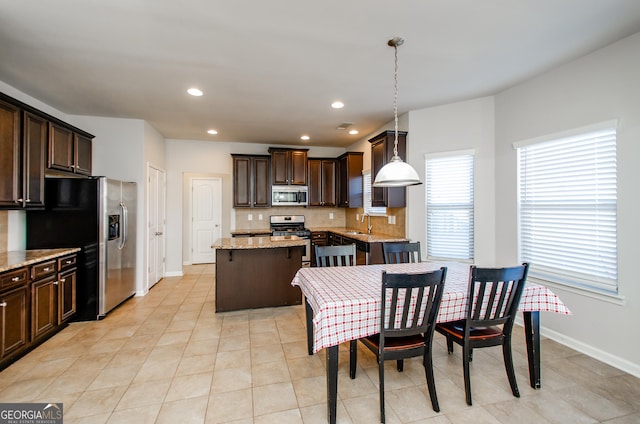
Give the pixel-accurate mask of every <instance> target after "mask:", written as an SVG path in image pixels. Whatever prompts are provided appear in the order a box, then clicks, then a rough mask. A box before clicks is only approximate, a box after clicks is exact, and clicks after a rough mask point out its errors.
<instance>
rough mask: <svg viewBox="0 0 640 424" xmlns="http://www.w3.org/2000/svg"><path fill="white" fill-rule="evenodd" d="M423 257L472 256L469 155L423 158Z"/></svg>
mask: <svg viewBox="0 0 640 424" xmlns="http://www.w3.org/2000/svg"><path fill="white" fill-rule="evenodd" d="M426 180H427V184H426V199H427V205H426V208H427V214H426V215H427V216H426V220H427V222H426V226H427V237H426V238H427V256H428V257H429V258H451V259H473V254H474V252H473V245H474V240H473V233H474V231H473V215H474V214H473V154H462V155H460V154H458V155H452V156H437V157H431V156H428V157H427V159H426Z"/></svg>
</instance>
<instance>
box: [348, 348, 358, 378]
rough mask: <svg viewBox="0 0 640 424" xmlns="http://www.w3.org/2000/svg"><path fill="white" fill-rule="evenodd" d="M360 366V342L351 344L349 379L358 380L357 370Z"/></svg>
mask: <svg viewBox="0 0 640 424" xmlns="http://www.w3.org/2000/svg"><path fill="white" fill-rule="evenodd" d="M357 366H358V341H357V340H351V341H350V342H349V377H351V379H352V380H353V379H354V378H356V368H357Z"/></svg>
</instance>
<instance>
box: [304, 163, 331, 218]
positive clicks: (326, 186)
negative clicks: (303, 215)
mask: <svg viewBox="0 0 640 424" xmlns="http://www.w3.org/2000/svg"><path fill="white" fill-rule="evenodd" d="M307 165H308V169H309V176H308V182H309V206H336V160H335V159H315V158H314V159H309V161H308V162H307Z"/></svg>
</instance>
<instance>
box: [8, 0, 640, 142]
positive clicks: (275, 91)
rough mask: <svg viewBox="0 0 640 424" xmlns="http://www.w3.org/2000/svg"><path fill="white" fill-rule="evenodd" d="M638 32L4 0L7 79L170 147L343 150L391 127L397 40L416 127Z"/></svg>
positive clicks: (497, 12) (472, 13)
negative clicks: (417, 112) (338, 104)
mask: <svg viewBox="0 0 640 424" xmlns="http://www.w3.org/2000/svg"><path fill="white" fill-rule="evenodd" d="M638 31H640V1H638V0H589V1H585V0H518V1H514V0H482V1H479V0H401V1H400V0H396V1H384V2H383V1H380V0H322V1H318V2H307V1H304V0H232V1H215V0H180V1H177V0H110V1H101V0H56V1H33V0H0V80H2V81H4V82H6V83H7V84H9V85H11V86H13V87H15V88H17V89H19V90H21V91H23V92H25V93H27V94H29V95H31V96H33V97H35V98H37V99H39V100H41V101H43V102H45V103H47V104H49V105H50V106H53V107H54V108H56V109H58V110H60V111H62V112H65V113H67V114H74V115H93V116H106V117H122V118H135V119H144V120H146V121H148V122H149V123H150V124H151V125H153V126H154V127H155V128H156V129H157V130H158V131H160V132H161V133H162V134H163V135H164V136H165V137H166V138H171V139H192V140H212V141H239V142H255V143H278V144H310V145H322V146H346V145H349V144H351V143H352V142H354V141H355V140H357V139H359V138H362V137H363V136H365V135H367V134H370V133H371V132H372V131H375V130H376V129H377V128H379V127H380V126H381V125H384V124H385V123H387V122H389V121H390V120H392V119H393V49H392V48H391V47H388V46H387V40H388V39H390V38H391V37H393V36H402V37H404V38H405V39H406V42H405V43H404V45H403V46H401V47H400V48H399V49H398V56H399V92H400V93H399V98H398V102H399V111H400V113H403V112H406V111H408V110H414V109H420V108H424V107H429V106H433V105H438V104H445V103H449V102H453V101H459V100H464V99H470V98H475V97H479V96H485V95H490V94H494V93H496V92H499V91H501V90H503V89H505V88H507V87H509V86H511V85H514V84H517V83H518V82H521V81H523V80H525V79H527V78H530V77H532V76H534V75H536V74H539V73H542V72H545V71H546V70H549V69H551V68H553V67H556V66H558V65H560V64H562V63H565V62H567V61H569V60H572V59H575V58H577V57H579V56H582V55H584V54H586V53H588V52H591V51H593V50H596V49H598V48H600V47H603V46H605V45H607V44H610V43H612V42H614V41H617V40H619V39H621V38H623V37H626V36H628V35H631V34H633V33H636V32H638ZM191 86H197V87H198V88H200V89H201V90H203V91H204V93H205V95H204V96H203V97H200V98H194V97H191V96H189V95H187V94H186V90H187V88H189V87H191ZM338 99H339V100H342V101H343V102H344V103H345V104H346V106H345V107H344V108H343V109H340V110H336V109H331V108H330V104H331V102H333V101H334V100H338ZM343 122H351V123H353V128H356V129H358V130H360V134H359V135H358V136H351V135H349V134H347V133H346V131H341V130H337V129H336V127H338V125H340V124H341V123H343ZM209 128H216V129H217V130H218V131H219V134H218V135H216V136H210V135H207V134H206V130H207V129H209ZM302 134H308V135H310V136H311V140H310V141H309V142H301V141H300V139H299V137H300V136H301V135H302Z"/></svg>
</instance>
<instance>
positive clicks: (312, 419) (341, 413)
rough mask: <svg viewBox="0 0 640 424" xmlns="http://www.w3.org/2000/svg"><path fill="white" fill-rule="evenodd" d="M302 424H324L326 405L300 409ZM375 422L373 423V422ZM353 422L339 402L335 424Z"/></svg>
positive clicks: (349, 423) (326, 420)
mask: <svg viewBox="0 0 640 424" xmlns="http://www.w3.org/2000/svg"><path fill="white" fill-rule="evenodd" d="M300 414H301V415H302V419H303V422H304V424H326V423H327V422H328V419H327V404H326V403H325V404H317V405H311V406H305V407H301V408H300ZM374 422H375V421H374ZM352 423H353V421H352V420H351V417H350V416H349V414H348V413H347V410H346V409H345V407H344V404H343V403H342V402H341V401H338V402H337V405H336V424H352Z"/></svg>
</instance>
